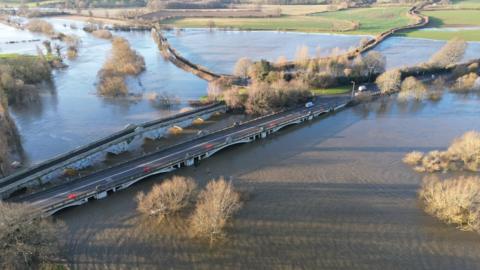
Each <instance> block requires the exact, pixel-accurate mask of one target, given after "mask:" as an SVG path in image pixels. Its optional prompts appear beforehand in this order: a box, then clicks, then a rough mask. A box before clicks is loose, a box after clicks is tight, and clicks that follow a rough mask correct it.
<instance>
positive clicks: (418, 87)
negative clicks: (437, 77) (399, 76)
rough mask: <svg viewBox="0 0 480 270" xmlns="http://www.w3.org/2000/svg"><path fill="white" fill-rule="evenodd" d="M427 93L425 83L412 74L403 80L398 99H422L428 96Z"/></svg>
mask: <svg viewBox="0 0 480 270" xmlns="http://www.w3.org/2000/svg"><path fill="white" fill-rule="evenodd" d="M426 93H427V88H426V87H425V85H424V84H423V83H422V82H421V81H419V80H417V79H416V78H415V77H412V76H410V77H407V78H405V80H403V82H402V86H401V91H400V93H399V94H398V99H399V100H401V101H407V100H409V99H412V98H413V99H415V100H422V99H424V98H425V97H426Z"/></svg>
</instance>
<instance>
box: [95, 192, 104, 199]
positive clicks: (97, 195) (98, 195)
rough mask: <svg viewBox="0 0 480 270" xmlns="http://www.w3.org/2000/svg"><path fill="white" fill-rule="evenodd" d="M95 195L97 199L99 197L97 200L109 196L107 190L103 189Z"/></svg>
mask: <svg viewBox="0 0 480 270" xmlns="http://www.w3.org/2000/svg"><path fill="white" fill-rule="evenodd" d="M94 197H95V199H97V200H101V199H103V198H106V197H107V192H106V191H103V192H100V193H97V194H95V196H94Z"/></svg>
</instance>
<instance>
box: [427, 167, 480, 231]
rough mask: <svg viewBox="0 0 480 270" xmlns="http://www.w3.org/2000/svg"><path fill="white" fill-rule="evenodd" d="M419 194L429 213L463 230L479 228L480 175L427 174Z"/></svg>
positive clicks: (478, 229) (479, 229)
mask: <svg viewBox="0 0 480 270" xmlns="http://www.w3.org/2000/svg"><path fill="white" fill-rule="evenodd" d="M419 197H420V199H421V200H422V202H423V203H424V205H425V211H426V212H427V213H429V214H431V215H433V216H435V217H437V218H438V219H440V220H442V221H444V222H446V223H448V224H455V225H457V226H458V227H459V228H461V229H463V230H469V231H472V230H473V231H480V177H478V176H470V177H458V178H452V179H447V180H441V179H439V178H438V177H436V176H429V177H425V178H424V180H423V183H422V186H421V188H420V192H419Z"/></svg>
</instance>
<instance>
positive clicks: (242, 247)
mask: <svg viewBox="0 0 480 270" xmlns="http://www.w3.org/2000/svg"><path fill="white" fill-rule="evenodd" d="M478 101H479V100H478V97H462V96H453V95H445V96H444V98H443V99H442V100H440V101H438V102H435V103H433V102H423V103H413V104H397V103H396V102H395V101H394V100H393V99H392V98H388V99H385V100H379V101H375V102H372V103H369V104H366V105H359V106H357V107H354V108H349V109H346V110H344V111H342V112H339V113H336V114H335V115H332V116H329V117H326V118H324V119H320V120H316V121H313V122H311V123H309V124H306V125H302V126H296V127H291V128H288V129H286V130H283V131H281V132H279V133H277V134H274V135H273V136H271V137H268V139H265V140H261V141H257V142H254V143H251V144H246V145H240V146H236V147H234V148H231V149H228V150H224V151H221V152H220V153H218V154H216V155H214V156H213V157H212V158H210V159H208V160H205V161H203V162H202V163H200V164H199V165H198V166H197V167H190V168H184V169H181V170H179V171H177V172H176V173H177V174H181V175H187V176H192V177H194V178H195V179H197V181H198V183H199V185H200V186H203V185H205V183H206V181H207V180H209V179H211V178H214V177H218V176H226V177H227V178H231V179H232V180H233V182H234V184H235V185H236V186H237V187H238V188H239V189H242V190H246V191H247V192H248V193H249V198H248V200H247V201H246V202H245V204H244V207H243V208H242V209H241V210H240V211H239V212H238V214H237V215H236V216H235V219H234V220H233V222H232V224H231V226H230V227H229V228H228V229H227V236H226V238H225V239H224V240H222V241H220V242H218V243H217V245H215V246H214V247H209V245H208V243H205V242H203V241H200V240H195V239H191V238H190V237H189V236H188V226H187V223H186V220H187V218H186V217H183V216H180V217H176V218H173V219H171V220H169V221H168V222H167V223H162V224H156V223H155V222H154V221H148V220H147V221H146V220H144V219H143V218H142V217H140V216H139V215H138V214H137V213H136V211H135V195H136V194H137V193H138V192H139V191H148V190H149V189H150V188H151V186H152V185H153V184H155V183H160V182H161V181H162V179H165V178H166V177H169V176H171V175H168V174H167V175H161V176H157V177H152V178H150V179H147V180H145V181H143V182H141V183H138V184H136V185H134V186H133V187H131V188H130V189H128V190H125V191H122V192H119V193H116V194H114V195H112V196H110V197H108V198H107V199H104V200H101V201H94V202H91V203H88V204H86V205H83V206H80V207H76V208H71V209H67V210H64V211H62V212H60V213H59V214H57V215H56V217H57V218H58V219H60V220H63V221H65V222H66V224H67V226H68V234H67V235H65V237H64V239H65V241H66V247H65V249H64V250H65V252H66V256H67V259H68V260H69V262H70V263H71V267H72V268H73V269H369V270H371V269H402V270H404V269H480V249H479V248H480V236H478V235H477V234H475V233H471V232H463V231H460V230H458V229H456V228H455V227H453V226H449V225H445V224H443V223H441V222H439V221H438V220H436V219H435V218H433V217H431V216H429V215H427V214H425V213H424V212H423V210H422V206H421V205H420V204H419V202H418V200H417V189H418V186H419V183H420V181H421V177H422V176H421V175H419V174H417V173H414V172H413V171H412V170H411V169H410V168H408V167H407V166H406V165H404V164H402V162H401V159H402V157H403V155H404V154H405V153H407V152H409V151H411V150H414V149H416V150H420V151H429V150H432V149H439V148H440V149H441V148H445V147H447V146H448V144H449V143H450V141H451V140H452V139H453V138H455V137H457V136H459V135H461V134H462V133H464V132H465V131H468V130H472V129H476V130H480V118H479V117H478V115H479V113H480V106H478Z"/></svg>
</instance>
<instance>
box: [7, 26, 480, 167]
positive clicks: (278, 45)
mask: <svg viewBox="0 0 480 270" xmlns="http://www.w3.org/2000/svg"><path fill="white" fill-rule="evenodd" d="M48 20H49V21H50V22H52V23H53V24H54V26H55V28H56V29H57V30H58V31H61V32H64V33H73V34H76V35H78V36H79V37H81V39H82V45H81V47H80V52H79V57H78V58H77V59H75V60H73V61H68V60H66V63H67V64H68V65H69V67H68V68H66V69H64V70H56V71H54V74H53V83H52V84H49V85H44V86H43V87H41V90H40V93H41V95H40V100H39V101H38V102H35V103H33V104H29V105H28V106H22V107H12V108H11V111H12V116H13V118H14V119H15V122H16V123H17V126H18V128H19V130H20V134H21V136H22V143H23V146H24V150H25V154H26V156H27V158H28V159H29V160H28V161H27V162H29V163H38V162H40V161H42V160H45V159H48V158H51V157H53V156H55V155H58V154H60V153H63V152H66V151H69V150H71V149H73V148H75V147H78V146H81V145H84V144H86V143H88V142H91V141H93V140H95V139H98V138H101V137H103V136H106V135H108V134H110V133H112V132H115V131H118V130H120V129H122V128H123V127H124V126H126V125H127V124H131V123H140V122H144V121H149V120H153V119H157V118H160V117H164V116H167V115H169V114H172V113H176V112H178V111H179V110H180V109H182V108H184V107H186V106H187V101H188V100H191V99H196V98H198V97H200V96H202V95H205V94H206V88H207V83H206V82H205V81H203V80H201V79H199V78H197V77H195V76H194V75H192V74H190V73H187V72H185V71H183V70H181V69H179V68H177V67H176V66H174V65H173V64H171V63H169V62H168V61H166V60H164V59H163V57H162V56H161V55H160V53H159V52H158V49H157V47H156V45H155V43H154V42H153V41H152V39H151V37H150V33H149V32H117V33H115V34H117V35H120V36H123V37H125V38H127V39H128V40H129V41H130V43H131V44H132V47H133V48H135V49H136V50H137V51H139V52H140V54H141V55H143V56H144V58H145V61H146V66H147V70H146V71H145V72H143V73H142V74H141V75H140V76H138V77H136V78H129V80H128V83H129V88H130V91H131V92H132V93H134V94H138V97H130V98H127V99H108V98H102V97H99V96H97V95H96V93H95V92H96V90H95V87H96V86H95V83H96V82H97V77H96V74H97V72H98V70H99V69H100V68H101V66H102V64H103V62H104V60H105V58H106V56H107V54H108V51H109V49H110V42H109V41H106V40H103V39H97V38H95V37H93V36H92V35H90V34H88V33H86V32H84V31H83V30H81V28H82V26H83V23H82V22H74V21H71V20H68V19H64V18H52V19H48ZM72 23H74V24H75V25H76V26H77V27H78V30H72V29H70V27H69V26H70V24H72ZM0 32H1V33H2V34H1V37H0V51H1V52H2V53H11V52H17V53H36V51H37V49H36V46H39V47H41V41H38V42H33V43H16V44H6V43H5V42H7V41H11V40H30V39H41V40H42V41H43V40H45V37H44V36H42V35H39V34H32V33H29V32H27V31H19V30H16V29H14V28H11V27H8V26H5V25H2V24H0ZM167 36H168V38H169V40H170V42H171V43H172V45H173V46H174V47H175V48H177V49H178V50H179V51H180V52H181V53H182V54H183V55H184V56H186V57H187V58H188V59H191V60H192V61H193V62H195V63H199V64H202V65H205V66H207V67H209V68H211V69H212V70H214V71H216V72H222V73H231V72H232V69H233V67H234V65H235V62H236V61H237V60H238V59H239V58H241V57H243V56H249V57H251V58H252V59H257V60H258V59H261V58H266V59H268V60H276V59H277V58H278V57H279V56H282V55H283V56H286V57H288V58H290V59H292V58H293V57H294V55H295V51H296V50H297V49H298V48H299V47H300V46H302V45H307V46H309V47H310V49H311V50H310V54H311V55H313V54H315V53H316V52H314V50H315V49H316V48H317V47H318V48H321V53H322V54H323V55H325V54H328V53H329V52H330V51H331V50H332V49H333V48H335V47H338V48H340V49H343V50H346V49H348V48H350V47H352V46H356V45H357V44H358V43H359V41H360V39H361V38H363V37H364V36H351V35H331V34H311V33H308V34H307V33H286V32H274V31H271V32H265V31H251V32H250V31H213V32H211V31H209V30H206V29H186V30H183V31H180V32H179V33H177V32H175V31H171V32H169V33H167ZM442 44H443V42H441V41H438V42H437V41H431V40H421V39H409V38H397V37H394V38H391V39H388V40H387V41H385V42H384V43H382V44H381V45H380V46H379V47H378V49H379V50H380V51H382V52H383V53H384V54H385V55H386V56H387V63H388V66H389V67H395V66H402V65H407V64H409V63H416V62H420V61H424V60H427V59H428V58H429V57H430V55H431V54H433V53H434V51H435V50H436V49H438V48H439V47H441V45H442ZM479 50H480V43H471V44H470V46H469V50H468V53H467V56H466V58H473V57H478V55H480V51H479ZM406 53H408V54H414V55H413V56H412V55H406ZM150 92H155V93H168V94H170V95H173V96H176V97H178V98H179V99H180V100H181V101H182V102H181V104H179V105H178V106H174V107H172V108H165V107H159V106H158V104H155V103H154V102H151V101H149V100H147V99H146V98H144V97H142V94H146V93H150Z"/></svg>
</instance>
